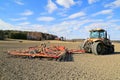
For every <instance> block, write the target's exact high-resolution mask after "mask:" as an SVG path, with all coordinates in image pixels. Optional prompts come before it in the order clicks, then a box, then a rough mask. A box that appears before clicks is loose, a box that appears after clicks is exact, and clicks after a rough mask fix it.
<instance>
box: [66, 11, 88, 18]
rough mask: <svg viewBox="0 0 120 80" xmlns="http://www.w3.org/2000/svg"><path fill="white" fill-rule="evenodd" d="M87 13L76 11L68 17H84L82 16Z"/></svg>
mask: <svg viewBox="0 0 120 80" xmlns="http://www.w3.org/2000/svg"><path fill="white" fill-rule="evenodd" d="M85 15H86V14H85V13H84V12H78V13H74V14H72V15H70V16H69V17H68V19H74V18H78V17H82V16H85Z"/></svg>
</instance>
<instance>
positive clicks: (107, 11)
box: [92, 9, 113, 16]
mask: <svg viewBox="0 0 120 80" xmlns="http://www.w3.org/2000/svg"><path fill="white" fill-rule="evenodd" d="M101 14H102V15H105V14H109V15H112V14H113V10H112V9H108V10H102V11H99V12H97V13H95V14H93V15H92V16H97V15H101Z"/></svg>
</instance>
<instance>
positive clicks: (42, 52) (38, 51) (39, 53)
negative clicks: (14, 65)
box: [8, 44, 85, 60]
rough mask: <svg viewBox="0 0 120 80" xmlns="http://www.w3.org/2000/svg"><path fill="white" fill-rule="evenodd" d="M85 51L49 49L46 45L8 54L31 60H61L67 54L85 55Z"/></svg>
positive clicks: (12, 51) (63, 48) (55, 47)
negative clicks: (36, 58) (37, 58)
mask: <svg viewBox="0 0 120 80" xmlns="http://www.w3.org/2000/svg"><path fill="white" fill-rule="evenodd" d="M84 52H85V51H84V50H75V49H71V50H68V49H67V48H65V47H64V46H51V47H47V46H46V44H41V45H40V46H34V47H29V48H28V49H26V50H11V51H8V54H10V55H13V56H21V57H23V56H24V57H30V58H35V57H39V58H41V57H42V58H52V59H55V60H61V58H63V57H65V56H66V55H67V54H74V53H84Z"/></svg>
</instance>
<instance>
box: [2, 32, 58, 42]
mask: <svg viewBox="0 0 120 80" xmlns="http://www.w3.org/2000/svg"><path fill="white" fill-rule="evenodd" d="M28 33H29V32H28V31H17V30H0V39H1V40H3V39H5V38H10V39H24V40H26V39H28V38H27V34H28ZM33 33H35V32H33ZM37 33H42V32H37ZM42 34H44V35H46V34H48V33H42ZM49 36H53V37H57V36H56V35H52V34H49ZM44 37H46V36H44Z"/></svg>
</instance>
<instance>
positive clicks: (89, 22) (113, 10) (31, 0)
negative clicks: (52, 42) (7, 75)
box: [0, 0, 120, 40]
mask: <svg viewBox="0 0 120 80" xmlns="http://www.w3.org/2000/svg"><path fill="white" fill-rule="evenodd" d="M94 28H103V29H106V30H107V31H108V33H109V35H110V36H111V39H112V40H120V36H119V35H120V0H0V30H22V31H37V32H45V33H50V34H55V35H58V36H59V37H60V36H63V37H66V38H67V39H72V38H87V37H89V30H90V29H94Z"/></svg>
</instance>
